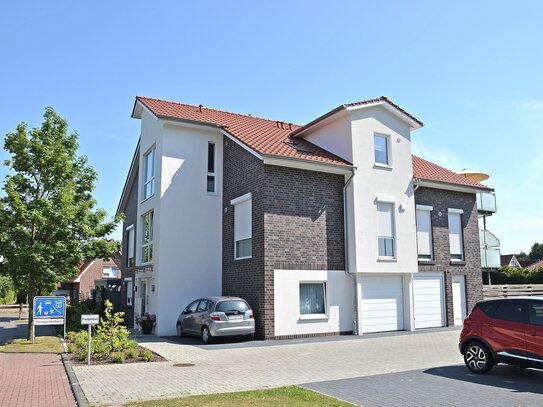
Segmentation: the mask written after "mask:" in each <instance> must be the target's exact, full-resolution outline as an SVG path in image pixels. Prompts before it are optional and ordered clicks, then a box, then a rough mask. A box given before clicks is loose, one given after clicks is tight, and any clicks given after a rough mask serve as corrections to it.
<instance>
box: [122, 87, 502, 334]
mask: <svg viewBox="0 0 543 407" xmlns="http://www.w3.org/2000/svg"><path fill="white" fill-rule="evenodd" d="M132 117H134V118H136V119H139V120H140V121H141V133H140V138H139V141H138V145H137V147H136V152H135V154H134V157H133V160H132V164H131V166H130V170H129V173H128V176H127V180H126V183H125V186H124V189H123V192H122V196H121V199H120V202H119V206H118V210H117V212H118V213H124V214H125V221H124V233H123V246H122V253H123V259H122V272H123V281H124V295H125V303H126V311H127V315H130V317H129V318H133V317H135V316H137V315H138V314H141V313H143V312H152V313H155V314H157V325H156V333H157V334H158V335H172V334H174V333H175V329H176V326H175V323H176V319H177V316H178V314H179V312H180V311H181V310H182V309H183V308H184V307H185V306H186V305H187V304H188V303H189V302H190V301H192V300H194V299H197V298H200V297H204V296H214V295H221V294H222V295H233V296H234V295H235V296H240V297H243V298H245V299H246V300H247V301H248V302H249V303H250V305H251V306H252V308H253V311H254V313H255V318H256V323H257V335H258V336H259V337H262V338H267V339H268V338H290V337H296V336H312V335H334V334H340V333H356V334H364V333H368V332H381V331H394V330H414V329H418V328H426V327H439V326H448V325H453V324H458V323H461V321H462V319H463V317H465V315H466V314H467V310H468V309H471V308H472V307H473V305H474V304H475V302H477V301H478V300H480V299H481V298H482V277H481V253H482V247H481V242H480V240H479V226H478V215H479V213H480V210H478V206H477V202H478V200H479V199H480V197H481V196H482V194H493V190H492V189H491V188H488V187H487V186H485V185H483V184H480V183H477V182H474V181H471V180H470V179H468V178H466V177H464V176H462V175H458V174H456V173H454V172H452V171H450V170H447V169H445V168H443V167H440V166H438V165H436V164H433V163H431V162H429V161H427V160H424V159H422V158H419V157H416V156H413V155H412V152H411V133H412V131H414V130H416V129H418V128H420V127H421V126H422V125H423V124H422V122H421V121H420V120H418V119H417V118H416V117H414V116H413V115H411V114H409V113H408V112H406V111H405V110H403V109H402V108H400V107H399V106H398V105H396V104H394V103H393V102H391V101H390V100H389V99H388V98H386V97H380V98H376V99H369V100H364V101H361V102H356V103H350V104H344V105H340V106H338V107H337V108H335V109H333V110H331V111H330V112H328V113H326V114H324V115H322V116H320V117H318V118H317V119H315V120H313V121H311V122H310V123H308V124H306V125H305V126H299V125H296V124H292V123H285V122H281V121H275V120H269V119H263V118H258V117H254V116H250V115H242V114H237V113H230V112H226V111H221V110H216V109H210V108H207V107H204V106H202V105H199V106H193V105H187V104H183V103H176V102H168V101H163V100H159V99H152V98H146V97H137V98H136V101H135V104H134V108H133V112H132ZM481 199H482V198H481ZM490 212H492V210H491V211H490ZM498 255H499V253H498Z"/></svg>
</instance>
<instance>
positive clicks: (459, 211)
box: [447, 208, 466, 263]
mask: <svg viewBox="0 0 543 407" xmlns="http://www.w3.org/2000/svg"><path fill="white" fill-rule="evenodd" d="M449 215H459V218H460V225H459V226H460V253H452V250H451V225H450V216H449ZM463 216H464V210H463V209H457V208H447V227H448V229H449V256H450V259H451V262H453V263H455V262H457V263H458V262H463V261H465V258H466V257H465V256H466V255H465V252H464V228H463V226H462V223H463V219H462V218H463ZM458 254H460V258H453V257H452V256H453V255H458Z"/></svg>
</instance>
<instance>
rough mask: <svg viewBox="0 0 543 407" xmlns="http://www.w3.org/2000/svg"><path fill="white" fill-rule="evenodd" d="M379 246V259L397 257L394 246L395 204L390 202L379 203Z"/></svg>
mask: <svg viewBox="0 0 543 407" xmlns="http://www.w3.org/2000/svg"><path fill="white" fill-rule="evenodd" d="M377 223H378V226H377V227H378V231H377V233H378V238H377V242H378V246H379V257H381V258H390V259H393V258H394V257H395V252H396V249H395V244H394V240H395V239H394V204H393V203H390V202H377Z"/></svg>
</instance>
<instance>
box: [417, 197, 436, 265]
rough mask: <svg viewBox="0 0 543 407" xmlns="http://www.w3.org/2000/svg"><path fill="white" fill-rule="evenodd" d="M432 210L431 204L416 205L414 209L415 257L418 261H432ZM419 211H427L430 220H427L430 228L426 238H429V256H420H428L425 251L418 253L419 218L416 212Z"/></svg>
mask: <svg viewBox="0 0 543 407" xmlns="http://www.w3.org/2000/svg"><path fill="white" fill-rule="evenodd" d="M433 210H434V207H433V206H428V205H416V210H415V222H416V227H417V258H418V260H419V261H422V262H424V261H433V260H434V235H433V230H432V211H433ZM419 212H424V213H427V214H428V216H429V218H430V221H429V225H430V230H429V231H428V234H429V236H428V238H429V239H430V240H429V242H428V243H429V250H430V253H429V256H430V257H421V256H428V254H426V253H423V254H421V253H420V249H419V246H420V245H419V240H418V234H419V227H418V226H419V218H418V214H419Z"/></svg>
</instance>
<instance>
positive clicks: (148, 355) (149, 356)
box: [140, 349, 154, 362]
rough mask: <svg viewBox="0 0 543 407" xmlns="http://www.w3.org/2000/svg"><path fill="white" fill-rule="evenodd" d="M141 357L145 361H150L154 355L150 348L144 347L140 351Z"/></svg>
mask: <svg viewBox="0 0 543 407" xmlns="http://www.w3.org/2000/svg"><path fill="white" fill-rule="evenodd" d="M140 358H142V359H143V361H144V362H150V361H151V360H153V358H154V355H153V352H151V351H150V350H149V349H144V350H142V351H141V352H140Z"/></svg>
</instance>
